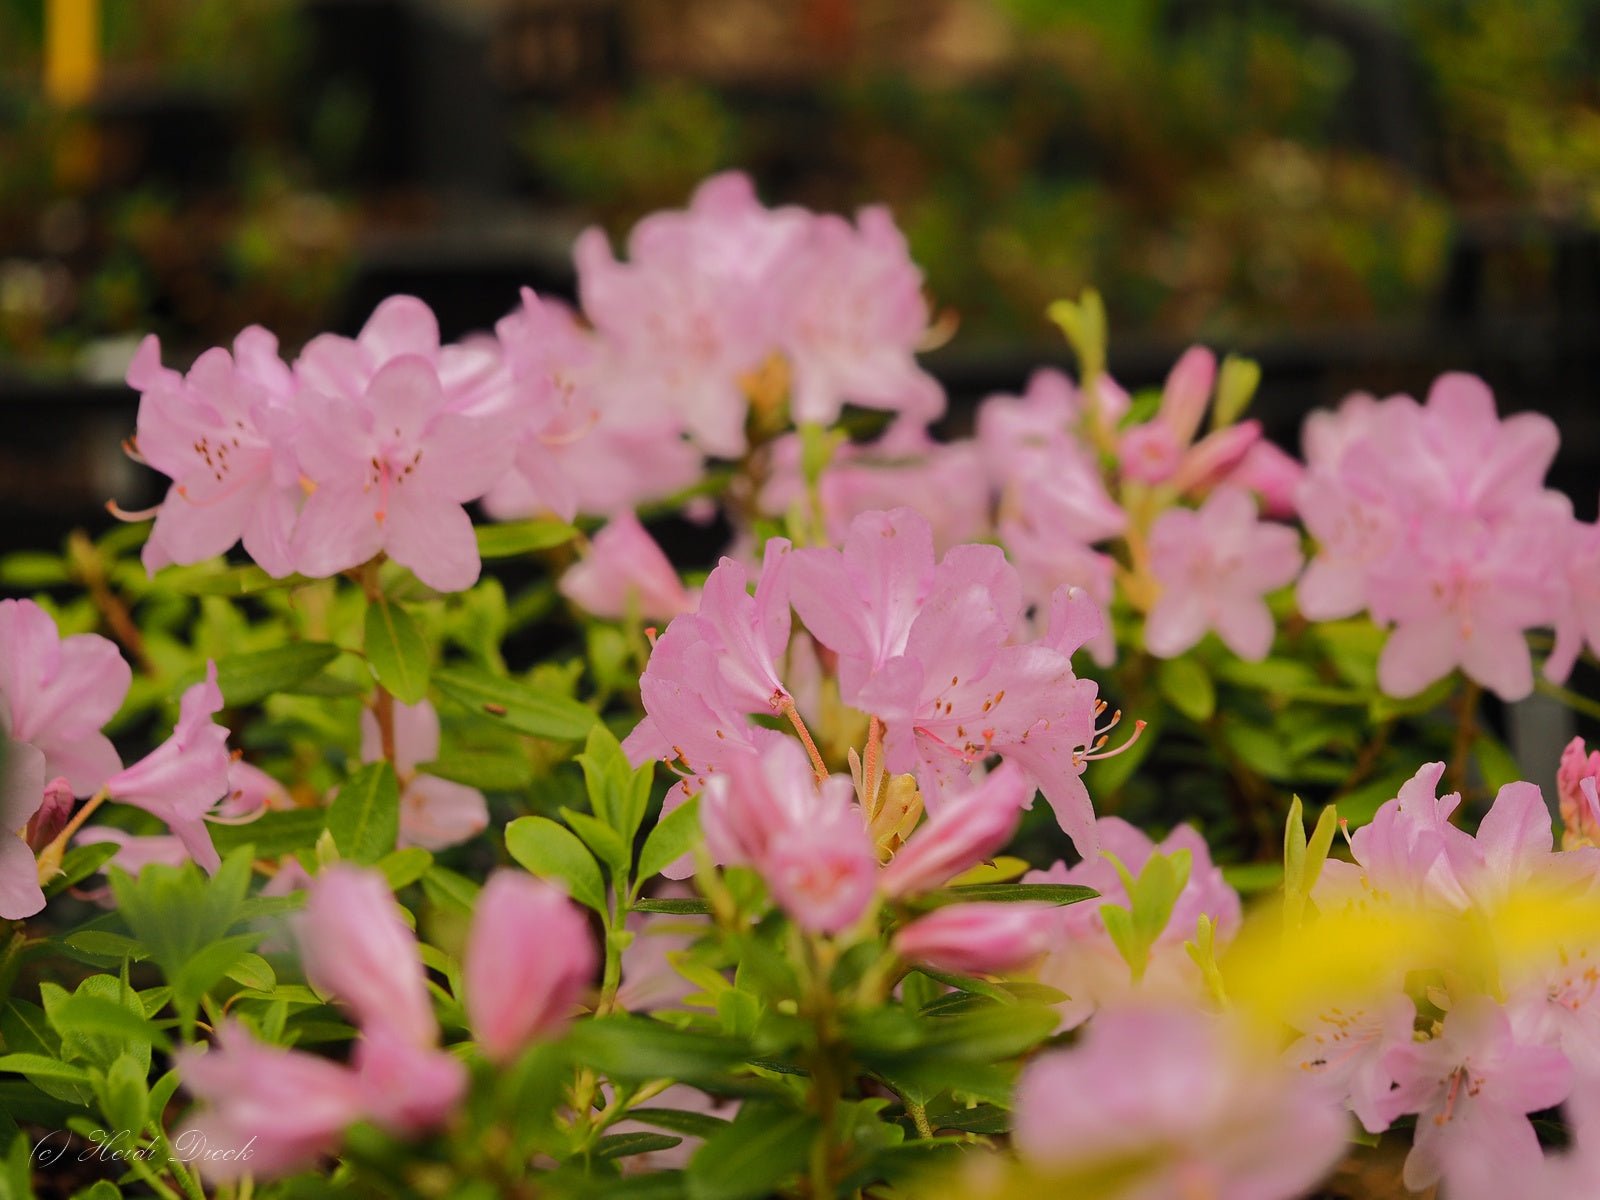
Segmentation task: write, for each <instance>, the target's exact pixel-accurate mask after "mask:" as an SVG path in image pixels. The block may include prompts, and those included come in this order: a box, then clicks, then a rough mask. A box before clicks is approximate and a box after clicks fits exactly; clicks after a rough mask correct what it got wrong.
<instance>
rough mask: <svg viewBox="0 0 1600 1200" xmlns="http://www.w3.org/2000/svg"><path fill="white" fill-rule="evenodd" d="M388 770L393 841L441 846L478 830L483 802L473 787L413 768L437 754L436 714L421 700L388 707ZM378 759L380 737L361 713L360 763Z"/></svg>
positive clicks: (373, 720)
mask: <svg viewBox="0 0 1600 1200" xmlns="http://www.w3.org/2000/svg"><path fill="white" fill-rule="evenodd" d="M393 719H394V769H395V773H396V774H397V775H398V776H399V779H400V839H399V845H400V846H401V847H406V846H421V847H422V848H423V849H424V850H444V849H446V848H448V847H450V846H456V845H459V844H461V843H462V842H464V841H467V840H468V839H470V838H473V837H476V836H477V835H478V834H480V833H482V832H483V831H484V830H485V829H486V828H488V825H489V802H488V801H487V800H485V799H484V797H483V793H482V792H480V791H479V790H478V789H477V788H472V787H467V786H466V785H465V784H462V783H455V782H453V781H452V780H449V779H440V778H439V777H438V776H435V775H428V774H426V773H424V772H422V771H419V770H418V768H419V767H421V766H423V765H425V764H426V763H430V762H432V761H433V760H434V759H436V758H438V757H439V713H438V710H437V709H435V708H434V707H433V704H432V703H431V702H429V701H427V700H419V701H417V703H415V704H400V703H398V702H397V703H396V704H395V705H394V718H393ZM382 759H383V737H382V734H381V733H380V732H379V730H378V719H377V717H376V716H374V715H373V713H372V712H371V710H368V709H363V710H362V713H361V761H362V762H380V761H382Z"/></svg>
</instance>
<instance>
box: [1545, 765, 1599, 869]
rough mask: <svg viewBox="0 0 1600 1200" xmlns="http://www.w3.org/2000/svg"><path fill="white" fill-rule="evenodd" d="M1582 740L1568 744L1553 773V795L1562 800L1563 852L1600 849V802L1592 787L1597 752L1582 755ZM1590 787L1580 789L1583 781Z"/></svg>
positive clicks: (1597, 777)
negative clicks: (1554, 773) (1598, 846)
mask: <svg viewBox="0 0 1600 1200" xmlns="http://www.w3.org/2000/svg"><path fill="white" fill-rule="evenodd" d="M1586 749H1587V747H1585V746H1584V744H1583V739H1582V738H1581V737H1575V738H1573V739H1572V740H1571V741H1570V742H1568V743H1567V748H1566V749H1565V750H1563V751H1562V752H1561V765H1560V767H1559V769H1558V770H1557V771H1556V791H1557V793H1558V795H1559V796H1560V798H1561V824H1562V826H1563V830H1562V834H1561V845H1562V847H1563V848H1564V849H1568V850H1570V849H1574V848H1576V847H1578V846H1594V845H1600V800H1597V799H1596V796H1595V793H1594V784H1595V782H1596V781H1600V750H1594V751H1590V752H1589V753H1587V754H1585V753H1584V751H1585V750H1586ZM1586 779H1587V780H1588V781H1589V787H1588V788H1585V787H1584V786H1583V781H1584V780H1586Z"/></svg>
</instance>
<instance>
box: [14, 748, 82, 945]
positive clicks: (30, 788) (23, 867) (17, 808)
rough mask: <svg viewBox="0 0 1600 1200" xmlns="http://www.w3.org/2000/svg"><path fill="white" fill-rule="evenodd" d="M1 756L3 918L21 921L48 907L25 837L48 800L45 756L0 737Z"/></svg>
mask: <svg viewBox="0 0 1600 1200" xmlns="http://www.w3.org/2000/svg"><path fill="white" fill-rule="evenodd" d="M0 756H3V757H0V918H3V919H5V920H7V921H17V920H21V919H22V918H23V917H31V916H33V914H34V913H36V912H38V911H39V910H40V909H42V908H43V907H44V892H43V891H42V890H41V889H40V887H39V864H38V862H37V861H36V860H35V859H34V853H35V847H34V846H32V845H30V844H29V843H28V841H27V840H26V839H25V837H24V833H25V831H26V829H27V827H28V826H29V824H30V823H31V822H32V821H33V818H34V816H35V814H36V813H38V811H39V809H40V807H41V806H42V805H43V804H44V800H45V782H44V778H45V777H44V755H43V754H42V753H40V752H39V750H38V749H37V748H36V747H34V746H30V745H28V744H27V743H26V742H15V741H11V740H9V739H7V738H5V737H4V736H0ZM67 803H68V804H69V805H70V804H71V803H72V797H71V795H70V794H69V795H68V796H67ZM46 842H48V839H46ZM42 845H43V844H41V846H40V847H39V848H42Z"/></svg>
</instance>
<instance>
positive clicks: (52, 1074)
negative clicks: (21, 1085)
mask: <svg viewBox="0 0 1600 1200" xmlns="http://www.w3.org/2000/svg"><path fill="white" fill-rule="evenodd" d="M0 1071H15V1072H16V1073H17V1074H19V1075H26V1076H27V1077H28V1078H29V1079H49V1080H53V1081H55V1082H57V1083H88V1082H89V1072H88V1071H86V1070H84V1068H82V1067H76V1066H73V1065H72V1064H70V1063H64V1062H62V1061H61V1060H60V1059H55V1058H46V1057H45V1056H44V1055H42V1054H0Z"/></svg>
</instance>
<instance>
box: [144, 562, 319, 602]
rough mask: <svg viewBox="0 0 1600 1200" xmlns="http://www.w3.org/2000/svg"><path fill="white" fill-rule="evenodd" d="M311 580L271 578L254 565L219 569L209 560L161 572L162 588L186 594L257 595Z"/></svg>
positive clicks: (298, 585)
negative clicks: (208, 561)
mask: <svg viewBox="0 0 1600 1200" xmlns="http://www.w3.org/2000/svg"><path fill="white" fill-rule="evenodd" d="M311 582H312V581H311V580H310V579H308V578H306V577H305V576H304V575H288V576H285V577H284V578H282V579H274V578H273V577H272V576H271V575H268V574H267V573H266V572H265V571H263V570H262V569H261V568H260V567H258V566H255V565H254V564H251V565H249V566H242V567H222V568H220V569H219V568H217V567H215V566H213V565H212V564H210V563H196V564H195V565H194V566H192V567H169V568H168V569H167V570H165V571H163V572H162V573H161V586H162V587H166V588H171V589H172V590H173V591H175V592H178V593H180V594H182V595H185V596H256V595H260V594H261V593H262V592H271V591H276V590H278V589H279V588H293V587H303V586H304V585H305V584H308V583H311Z"/></svg>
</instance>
